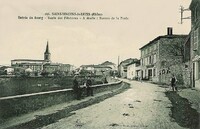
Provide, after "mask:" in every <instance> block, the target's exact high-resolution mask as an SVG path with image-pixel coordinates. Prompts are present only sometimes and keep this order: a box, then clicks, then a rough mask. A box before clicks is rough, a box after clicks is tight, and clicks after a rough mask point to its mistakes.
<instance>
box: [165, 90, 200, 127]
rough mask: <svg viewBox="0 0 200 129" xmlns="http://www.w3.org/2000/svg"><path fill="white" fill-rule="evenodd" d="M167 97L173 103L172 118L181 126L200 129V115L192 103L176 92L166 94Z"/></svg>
mask: <svg viewBox="0 0 200 129" xmlns="http://www.w3.org/2000/svg"><path fill="white" fill-rule="evenodd" d="M165 94H166V96H167V97H168V98H169V100H170V101H171V102H172V107H171V112H172V115H171V117H172V118H173V119H174V120H175V122H177V123H178V124H179V125H180V126H182V127H186V128H190V129H200V125H199V122H200V114H199V113H198V112H197V111H196V110H195V109H193V108H191V103H190V102H189V101H188V100H187V99H185V98H182V97H181V96H179V95H178V94H177V93H176V92H172V91H168V92H165Z"/></svg>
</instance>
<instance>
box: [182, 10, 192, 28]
mask: <svg viewBox="0 0 200 129" xmlns="http://www.w3.org/2000/svg"><path fill="white" fill-rule="evenodd" d="M185 11H190V9H185V8H184V7H183V6H180V13H181V22H180V24H183V20H184V19H191V16H188V17H184V12H185Z"/></svg>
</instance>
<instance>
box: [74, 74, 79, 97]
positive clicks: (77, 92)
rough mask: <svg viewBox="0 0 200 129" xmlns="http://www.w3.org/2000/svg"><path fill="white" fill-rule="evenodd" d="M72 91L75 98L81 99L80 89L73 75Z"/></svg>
mask: <svg viewBox="0 0 200 129" xmlns="http://www.w3.org/2000/svg"><path fill="white" fill-rule="evenodd" d="M73 91H74V94H75V96H76V99H77V100H80V99H81V89H80V86H79V84H78V80H77V76H75V77H74V80H73Z"/></svg>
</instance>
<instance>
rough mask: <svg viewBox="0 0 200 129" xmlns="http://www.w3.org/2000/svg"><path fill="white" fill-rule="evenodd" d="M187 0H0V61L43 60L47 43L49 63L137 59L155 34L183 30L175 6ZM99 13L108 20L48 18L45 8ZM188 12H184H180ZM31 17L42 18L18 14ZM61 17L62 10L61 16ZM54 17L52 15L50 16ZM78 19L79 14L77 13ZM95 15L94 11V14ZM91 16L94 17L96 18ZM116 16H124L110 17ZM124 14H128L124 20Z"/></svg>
mask: <svg viewBox="0 0 200 129" xmlns="http://www.w3.org/2000/svg"><path fill="white" fill-rule="evenodd" d="M190 2H191V0H84V1H83V0H17V1H16V0H9V1H8V0H0V65H10V61H11V60H12V59H43V58H44V55H43V54H44V51H45V47H46V44H47V41H48V42H49V49H50V52H51V60H52V62H59V63H67V64H73V65H75V66H80V65H83V64H84V65H85V64H100V63H103V62H104V61H111V62H113V63H116V64H117V63H118V56H119V59H120V61H122V60H125V59H127V58H138V59H139V58H140V50H139V48H141V47H142V46H143V45H145V44H147V43H148V42H149V41H151V40H153V39H154V38H156V37H157V36H159V35H166V34H167V27H173V33H174V34H188V33H189V31H190V27H191V25H190V20H184V21H183V24H179V23H180V13H179V12H180V10H179V8H180V5H182V6H184V7H185V8H188V7H189V4H190ZM55 12H65V13H66V12H75V13H90V14H91V13H99V14H102V16H101V17H109V18H111V17H114V18H115V19H114V20H99V19H98V20H83V19H78V20H72V19H70V20H69V19H68V20H67V19H61V20H58V19H48V16H47V15H45V14H46V13H50V14H51V15H49V16H50V17H52V13H55ZM184 15H185V16H190V12H185V13H184ZM18 16H20V17H22V16H24V17H25V16H27V17H29V16H32V17H34V16H37V17H43V18H45V19H43V20H40V19H19V18H18ZM62 16H63V15H62ZM56 17H58V16H56ZM77 17H78V18H83V17H82V16H77ZM96 17H98V18H99V16H96ZM96 17H95V18H96ZM116 17H118V18H120V17H123V18H126V19H120V20H118V19H116ZM127 18H128V19H127Z"/></svg>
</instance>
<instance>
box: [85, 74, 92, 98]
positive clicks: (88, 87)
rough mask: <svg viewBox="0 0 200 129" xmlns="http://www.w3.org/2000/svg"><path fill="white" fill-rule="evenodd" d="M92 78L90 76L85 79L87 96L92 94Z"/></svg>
mask: <svg viewBox="0 0 200 129" xmlns="http://www.w3.org/2000/svg"><path fill="white" fill-rule="evenodd" d="M91 86H92V80H91V77H88V78H87V80H86V89H87V96H90V95H91V96H93V89H92V87H91Z"/></svg>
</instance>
